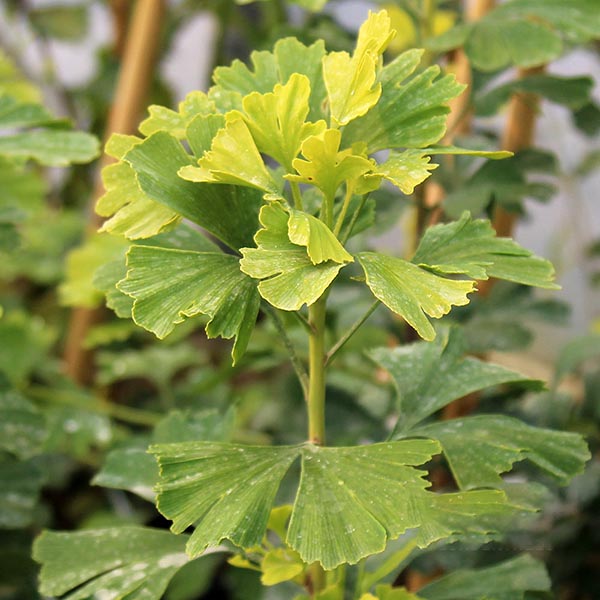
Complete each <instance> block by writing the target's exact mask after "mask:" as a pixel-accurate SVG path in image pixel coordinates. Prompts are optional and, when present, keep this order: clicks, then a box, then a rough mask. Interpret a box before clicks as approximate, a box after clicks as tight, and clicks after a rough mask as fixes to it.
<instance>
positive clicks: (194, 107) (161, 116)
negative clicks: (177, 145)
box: [139, 91, 216, 140]
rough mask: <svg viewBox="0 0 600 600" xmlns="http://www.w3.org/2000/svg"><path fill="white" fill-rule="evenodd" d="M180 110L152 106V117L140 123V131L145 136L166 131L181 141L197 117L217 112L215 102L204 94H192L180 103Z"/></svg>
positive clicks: (150, 108) (196, 92)
mask: <svg viewBox="0 0 600 600" xmlns="http://www.w3.org/2000/svg"><path fill="white" fill-rule="evenodd" d="M178 109H179V110H177V111H174V110H171V109H170V108H166V107H164V106H159V105H156V104H151V105H150V106H149V107H148V112H149V113H150V116H149V117H148V118H147V119H145V120H144V121H142V122H141V123H140V127H139V130H140V132H141V133H143V134H144V135H145V136H149V135H152V134H153V133H156V132H157V131H166V132H167V133H170V134H171V135H172V136H174V137H176V138H177V139H179V140H182V139H184V138H185V137H186V129H187V126H188V124H189V123H190V122H191V121H192V119H194V117H196V115H209V114H211V113H214V112H216V108H215V105H214V103H213V102H211V101H210V100H209V98H208V96H207V95H206V94H205V93H204V92H199V91H193V92H190V93H189V94H188V95H187V96H186V97H185V99H184V100H183V101H182V102H180V103H179V107H178Z"/></svg>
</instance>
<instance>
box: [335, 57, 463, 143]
mask: <svg viewBox="0 0 600 600" xmlns="http://www.w3.org/2000/svg"><path fill="white" fill-rule="evenodd" d="M421 55H422V51H420V50H409V51H408V52H405V53H404V54H401V55H400V56H399V57H398V58H396V59H395V60H394V61H392V62H391V63H390V64H388V65H386V66H385V67H384V68H383V69H382V71H381V74H380V77H379V80H380V82H381V85H382V93H381V98H380V99H379V102H378V103H377V104H376V105H375V106H374V107H373V108H372V109H371V110H370V111H369V112H368V113H367V114H366V115H365V116H364V117H360V118H358V119H356V120H355V121H353V122H352V123H350V124H349V125H348V126H347V127H346V128H345V130H344V145H345V146H349V145H350V144H352V143H354V142H359V141H360V142H366V143H367V146H368V150H369V153H372V152H376V151H377V150H383V149H385V148H399V147H406V148H422V147H424V146H428V145H430V144H435V143H437V142H438V141H439V140H440V139H441V138H442V136H443V135H444V133H445V131H446V116H447V114H448V112H449V110H450V109H449V108H448V106H447V103H448V102H449V101H450V100H452V99H453V98H455V97H456V96H458V95H459V94H460V93H461V92H462V91H463V89H464V86H462V85H461V84H459V83H457V81H456V79H455V78H454V76H453V75H445V76H443V77H440V78H438V75H439V73H440V68H439V67H437V66H433V67H429V68H428V69H426V70H425V71H423V72H422V73H420V74H418V75H416V76H415V77H413V78H412V79H411V80H409V81H408V83H404V84H403V83H402V82H403V81H404V80H405V79H406V78H407V77H408V76H409V75H411V73H413V72H414V71H415V69H416V68H417V66H418V64H419V62H420V59H421Z"/></svg>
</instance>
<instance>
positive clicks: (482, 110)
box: [475, 75, 594, 117]
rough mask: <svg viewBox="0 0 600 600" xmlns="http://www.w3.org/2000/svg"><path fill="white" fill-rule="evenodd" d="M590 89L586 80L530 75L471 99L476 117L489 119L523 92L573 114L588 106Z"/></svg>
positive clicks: (582, 78) (591, 81)
mask: <svg viewBox="0 0 600 600" xmlns="http://www.w3.org/2000/svg"><path fill="white" fill-rule="evenodd" d="M593 86H594V81H593V80H592V79H591V78H589V77H558V76H556V75H530V76H529V77H524V78H522V79H515V80H514V81H510V82H508V83H505V84H503V85H500V86H498V87H496V88H493V89H492V90H490V91H488V92H486V93H485V94H482V95H481V96H479V97H477V98H476V99H475V108H476V111H477V114H478V115H481V116H488V117H489V116H492V115H494V114H496V113H497V112H499V110H500V108H501V107H502V105H503V104H505V103H506V102H508V100H509V99H510V97H511V96H512V95H513V94H515V93H523V92H527V93H531V94H537V95H539V96H542V97H543V98H546V99H547V100H550V101H552V102H555V103H556V104H562V105H563V106H566V107H568V108H570V109H572V110H577V109H580V108H582V107H583V106H584V105H585V104H587V103H588V102H589V98H590V93H591V91H592V88H593Z"/></svg>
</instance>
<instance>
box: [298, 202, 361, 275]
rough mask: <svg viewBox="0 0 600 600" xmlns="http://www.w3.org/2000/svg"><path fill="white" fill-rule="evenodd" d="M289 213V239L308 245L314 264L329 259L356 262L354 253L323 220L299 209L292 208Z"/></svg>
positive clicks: (339, 261)
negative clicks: (353, 256) (348, 250)
mask: <svg viewBox="0 0 600 600" xmlns="http://www.w3.org/2000/svg"><path fill="white" fill-rule="evenodd" d="M289 213H290V217H289V219H288V237H289V240H290V242H292V243H293V244H297V245H298V246H306V251H307V253H308V257H309V258H310V260H311V261H312V263H313V264H315V265H318V264H320V263H323V262H326V261H328V260H332V261H334V262H337V263H350V262H354V258H352V255H351V254H349V253H348V252H347V251H346V249H345V248H344V247H343V246H342V244H340V242H339V241H338V239H337V238H336V237H335V235H333V232H332V231H331V229H329V227H327V225H325V223H323V221H320V220H319V219H317V218H316V217H313V216H312V215H309V214H308V213H305V212H302V211H299V210H293V209H290V211H289Z"/></svg>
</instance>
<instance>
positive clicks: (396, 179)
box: [367, 149, 438, 194]
mask: <svg viewBox="0 0 600 600" xmlns="http://www.w3.org/2000/svg"><path fill="white" fill-rule="evenodd" d="M427 154H428V153H427V151H426V150H415V149H410V150H405V151H404V152H390V154H389V156H388V159H387V160H386V161H385V162H383V163H381V164H379V165H377V167H376V168H375V169H374V171H373V173H372V174H368V175H367V177H368V178H371V177H383V178H384V179H387V180H388V181H389V182H390V183H392V184H393V185H395V186H396V187H397V188H399V189H400V191H401V192H402V193H403V194H412V193H413V192H414V190H415V187H416V186H418V185H419V184H420V183H423V181H425V180H426V179H427V178H428V177H429V176H430V175H431V171H433V170H434V169H437V167H438V165H436V164H434V163H431V162H430V160H431V157H430V156H427Z"/></svg>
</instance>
